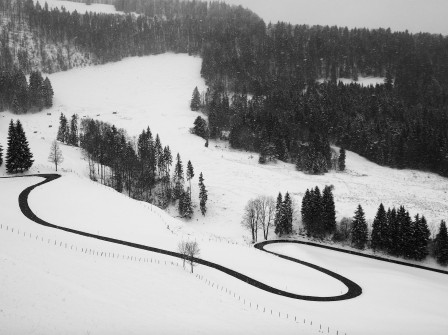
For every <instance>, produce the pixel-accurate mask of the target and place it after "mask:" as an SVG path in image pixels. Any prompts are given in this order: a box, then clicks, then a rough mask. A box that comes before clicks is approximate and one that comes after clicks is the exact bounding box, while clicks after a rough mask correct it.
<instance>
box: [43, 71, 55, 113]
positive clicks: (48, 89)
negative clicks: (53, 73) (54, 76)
mask: <svg viewBox="0 0 448 335" xmlns="http://www.w3.org/2000/svg"><path fill="white" fill-rule="evenodd" d="M42 95H43V100H44V106H45V108H50V107H52V106H53V95H54V92H53V87H52V86H51V82H50V80H49V79H48V77H46V78H45V80H44V82H43V84H42Z"/></svg>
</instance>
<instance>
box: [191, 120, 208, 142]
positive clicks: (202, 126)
mask: <svg viewBox="0 0 448 335" xmlns="http://www.w3.org/2000/svg"><path fill="white" fill-rule="evenodd" d="M193 124H194V127H193V133H194V134H196V135H198V136H200V137H202V138H204V139H205V138H207V131H208V130H207V121H205V120H204V119H203V118H202V117H200V116H198V117H197V118H196V120H194V123H193Z"/></svg>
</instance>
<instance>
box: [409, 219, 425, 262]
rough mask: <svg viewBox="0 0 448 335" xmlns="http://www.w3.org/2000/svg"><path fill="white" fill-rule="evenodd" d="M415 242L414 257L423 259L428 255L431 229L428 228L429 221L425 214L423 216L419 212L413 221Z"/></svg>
mask: <svg viewBox="0 0 448 335" xmlns="http://www.w3.org/2000/svg"><path fill="white" fill-rule="evenodd" d="M413 226H414V227H413V238H412V240H413V244H414V247H413V248H412V251H413V252H412V255H411V256H412V258H414V259H416V260H419V261H421V260H423V259H425V258H426V256H428V242H429V236H430V231H429V229H428V223H427V222H426V219H425V217H424V216H422V217H421V218H420V217H419V215H418V214H417V215H416V216H415V218H414V222H413Z"/></svg>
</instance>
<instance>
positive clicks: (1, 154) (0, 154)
mask: <svg viewBox="0 0 448 335" xmlns="http://www.w3.org/2000/svg"><path fill="white" fill-rule="evenodd" d="M2 164H3V147H2V145H1V144H0V166H2Z"/></svg>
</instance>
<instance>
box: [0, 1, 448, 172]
mask: <svg viewBox="0 0 448 335" xmlns="http://www.w3.org/2000/svg"><path fill="white" fill-rule="evenodd" d="M11 3H12V4H14V6H11ZM115 6H116V8H117V9H118V10H122V11H125V12H138V13H143V14H144V15H139V16H136V15H132V14H129V15H106V14H92V13H87V14H79V13H77V12H74V13H68V12H65V11H60V10H57V9H55V10H48V8H47V7H46V6H45V5H43V6H42V5H39V4H37V5H36V6H34V5H33V2H32V0H26V1H21V0H15V1H14V0H1V1H0V12H3V13H5V12H6V11H8V10H9V11H11V10H13V11H14V14H15V17H16V18H18V19H19V20H26V21H27V22H28V24H29V26H30V28H31V29H32V31H34V32H35V34H37V35H38V36H39V37H40V39H41V40H42V43H46V42H48V43H65V44H67V45H69V46H72V47H75V48H77V49H79V50H82V51H84V52H86V53H90V54H93V55H94V56H95V59H96V60H97V61H98V62H100V63H105V62H109V61H118V60H121V59H122V58H124V57H127V56H141V55H149V54H159V53H164V52H167V51H170V52H182V53H189V54H194V55H200V56H201V57H202V59H203V64H202V70H201V74H202V76H203V77H204V78H205V79H206V81H207V84H208V85H209V87H210V89H209V91H208V92H206V94H205V97H204V99H203V106H202V108H203V109H204V111H205V112H206V113H208V114H209V128H210V137H217V136H221V134H222V131H227V133H229V132H230V141H231V144H232V146H234V147H235V148H243V149H249V150H256V151H258V152H263V151H265V152H267V153H268V154H271V153H272V150H273V148H274V147H275V149H276V154H275V156H276V159H281V160H285V161H292V162H294V163H297V162H298V156H299V155H301V156H303V155H302V153H303V151H304V150H305V151H308V149H304V146H310V145H311V146H312V143H313V141H314V142H316V141H317V142H319V143H320V144H319V145H318V146H320V147H322V148H323V149H322V150H323V151H328V147H329V144H330V143H334V144H337V145H340V146H343V147H344V148H346V149H350V150H353V151H355V152H357V153H359V154H361V155H363V156H365V157H367V158H369V159H371V160H373V161H374V162H377V163H379V164H383V165H389V166H393V167H399V168H416V169H423V170H429V171H434V172H437V173H440V174H442V175H444V176H447V175H448V134H447V129H448V111H447V109H448V106H447V105H448V37H444V36H441V35H431V34H424V33H421V34H410V33H408V32H391V31H390V30H388V29H376V30H368V29H347V28H338V27H328V26H325V27H323V26H312V27H310V26H305V25H302V26H300V25H297V26H292V25H290V24H287V23H282V22H278V23H274V24H272V23H269V24H266V23H265V22H263V20H261V19H260V18H259V17H258V16H257V15H255V14H254V13H252V12H251V11H249V10H246V9H243V8H242V7H235V6H229V5H226V4H224V3H219V2H200V1H178V0H154V1H137V0H136V1H122V0H117V1H116V2H115ZM11 8H13V9H11ZM7 42H8V41H7V40H5V36H3V37H2V41H1V44H2V48H0V49H1V50H2V51H1V53H2V57H1V59H2V62H3V63H8V62H9V63H11V62H13V63H14V61H15V59H14V58H13V57H9V58H8V57H4V55H7V54H8V51H7V49H8V43H7ZM69 49H70V48H69ZM20 51H21V53H20V54H21V59H25V60H26V59H27V54H26V52H27V51H26V50H20ZM10 54H12V53H11V52H10ZM14 54H16V55H18V52H15V51H14ZM68 57H69V56H68ZM16 58H17V59H18V56H16ZM22 63H26V62H24V61H22ZM68 64H70V62H69V63H68ZM9 66H10V65H9ZM369 75H371V76H381V77H385V78H386V83H385V85H381V86H377V87H369V88H362V87H360V86H359V85H356V84H352V85H345V86H344V85H342V84H337V78H340V77H349V78H353V79H357V78H358V76H369ZM317 79H327V80H328V81H329V83H326V84H318V83H317V82H316V80H317ZM313 150H314V151H315V152H311V154H310V156H311V157H314V156H317V157H322V156H324V157H327V158H326V163H325V164H319V168H317V169H314V170H310V171H307V169H303V168H302V169H303V170H304V171H307V172H311V173H322V172H325V171H326V170H328V169H330V168H332V167H331V162H330V161H331V159H329V158H328V152H327V153H326V152H321V151H320V149H316V146H314V149H313ZM307 154H308V153H307ZM299 165H300V164H298V167H299V168H300V166H299Z"/></svg>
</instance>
